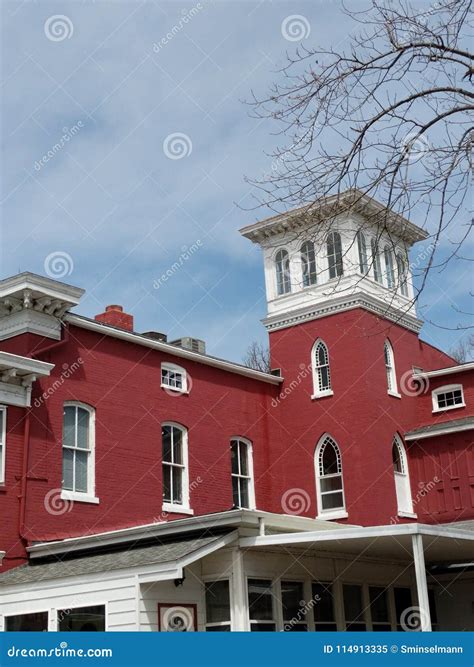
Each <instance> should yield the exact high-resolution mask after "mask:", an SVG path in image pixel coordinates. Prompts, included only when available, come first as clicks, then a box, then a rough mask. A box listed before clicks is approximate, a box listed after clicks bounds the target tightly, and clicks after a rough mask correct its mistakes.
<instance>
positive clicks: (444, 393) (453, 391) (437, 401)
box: [432, 384, 466, 412]
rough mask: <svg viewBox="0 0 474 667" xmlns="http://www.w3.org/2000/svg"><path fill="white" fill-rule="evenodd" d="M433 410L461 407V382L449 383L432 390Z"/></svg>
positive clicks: (462, 401) (462, 402)
mask: <svg viewBox="0 0 474 667" xmlns="http://www.w3.org/2000/svg"><path fill="white" fill-rule="evenodd" d="M432 399H433V412H441V411H444V410H453V408H463V407H464V406H465V405H466V404H465V403H464V393H463V389H462V385H461V384H451V385H446V386H445V387H440V388H439V389H436V390H435V391H433V394H432Z"/></svg>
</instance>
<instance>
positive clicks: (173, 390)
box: [160, 384, 189, 394]
mask: <svg viewBox="0 0 474 667" xmlns="http://www.w3.org/2000/svg"><path fill="white" fill-rule="evenodd" d="M160 386H161V388H162V389H164V390H165V391H170V392H171V393H173V394H189V391H188V390H187V389H177V388H176V387H170V386H169V385H167V384H162V385H160Z"/></svg>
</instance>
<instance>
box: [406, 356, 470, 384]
mask: <svg viewBox="0 0 474 667" xmlns="http://www.w3.org/2000/svg"><path fill="white" fill-rule="evenodd" d="M473 370H474V361H470V362H469V363H467V364H460V365H459V366H448V367H447V368H438V369H436V370H434V371H421V372H419V373H417V372H416V371H415V372H414V373H413V378H414V379H415V380H416V379H417V378H436V377H442V376H443V375H453V374H454V373H464V372H465V371H473Z"/></svg>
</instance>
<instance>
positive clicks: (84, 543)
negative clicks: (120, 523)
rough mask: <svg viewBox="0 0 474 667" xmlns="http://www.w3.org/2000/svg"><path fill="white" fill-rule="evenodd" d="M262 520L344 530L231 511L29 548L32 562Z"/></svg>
mask: <svg viewBox="0 0 474 667" xmlns="http://www.w3.org/2000/svg"><path fill="white" fill-rule="evenodd" d="M259 519H263V520H264V522H265V524H266V525H267V526H268V527H273V528H275V527H278V528H279V529H280V530H289V531H303V532H304V531H310V530H317V529H320V530H321V531H322V530H324V531H329V530H331V531H332V530H337V531H339V530H344V529H346V527H344V528H342V527H341V525H340V524H335V523H331V522H330V521H323V520H321V519H310V518H308V517H300V516H293V515H287V514H283V515H281V514H274V513H272V512H263V511H259V510H229V511H227V512H219V513H217V514H207V515H201V516H193V517H189V518H185V519H175V520H173V521H163V522H161V523H148V524H142V525H138V526H133V527H131V528H121V529H119V530H112V531H106V532H103V533H96V534H95V535H84V536H82V537H68V538H66V539H64V540H55V541H54V542H40V543H38V544H33V545H31V546H29V547H27V551H28V553H29V554H30V556H31V558H40V557H42V556H45V555H50V554H59V553H64V552H68V553H69V552H72V551H77V550H79V549H88V548H93V547H94V546H96V545H97V544H100V545H101V546H105V545H110V544H121V543H123V542H127V541H131V540H134V541H135V540H139V539H144V538H147V537H154V536H157V537H161V536H165V535H179V534H180V533H183V532H189V531H191V530H196V529H198V528H202V529H206V528H219V527H222V526H224V527H233V526H235V527H240V526H249V527H255V528H258V526H259Z"/></svg>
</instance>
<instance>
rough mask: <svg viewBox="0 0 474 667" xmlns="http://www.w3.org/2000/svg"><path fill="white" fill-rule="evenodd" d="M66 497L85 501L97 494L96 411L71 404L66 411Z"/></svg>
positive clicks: (68, 404)
mask: <svg viewBox="0 0 474 667" xmlns="http://www.w3.org/2000/svg"><path fill="white" fill-rule="evenodd" d="M62 450H63V483H62V488H63V493H62V496H63V497H64V498H70V499H72V500H81V499H84V498H85V497H86V496H87V497H88V498H89V497H90V498H92V497H93V496H94V493H95V451H94V450H95V410H94V408H92V407H91V406H90V405H86V404H85V403H79V402H72V401H68V402H67V403H65V404H64V412H63V440H62Z"/></svg>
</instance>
